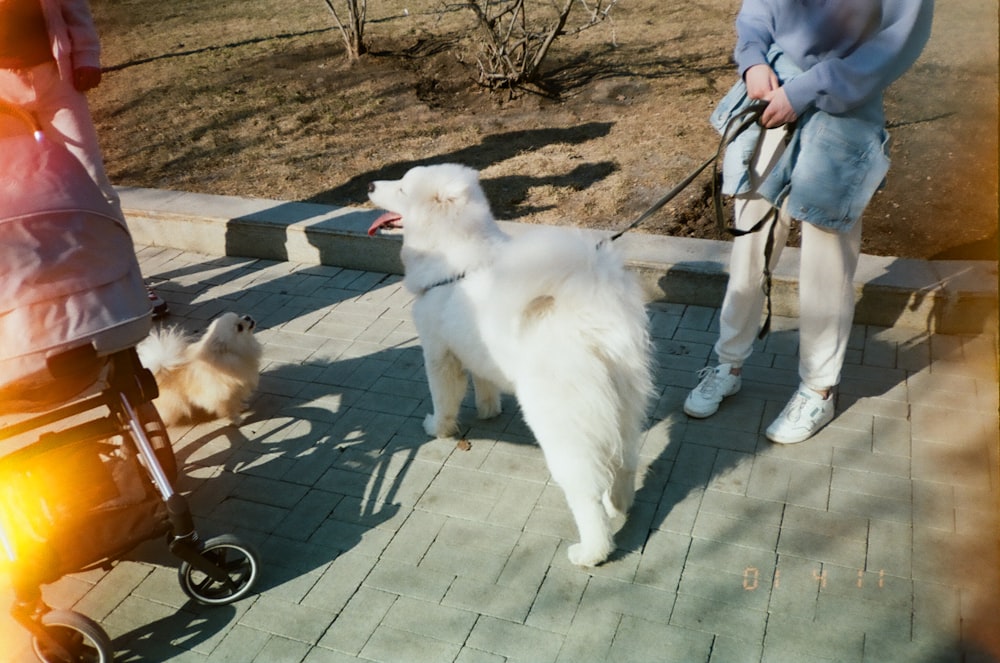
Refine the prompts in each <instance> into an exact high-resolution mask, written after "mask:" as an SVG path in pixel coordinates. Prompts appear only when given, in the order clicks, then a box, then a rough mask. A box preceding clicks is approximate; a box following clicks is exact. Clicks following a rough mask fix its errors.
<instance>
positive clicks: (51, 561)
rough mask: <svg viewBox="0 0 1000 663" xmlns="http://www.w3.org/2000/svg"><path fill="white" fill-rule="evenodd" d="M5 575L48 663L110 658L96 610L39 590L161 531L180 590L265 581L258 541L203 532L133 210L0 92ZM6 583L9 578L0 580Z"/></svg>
mask: <svg viewBox="0 0 1000 663" xmlns="http://www.w3.org/2000/svg"><path fill="white" fill-rule="evenodd" d="M0 154H2V155H3V156H2V157H0V571H7V572H8V573H7V575H8V576H9V578H10V581H11V585H12V588H13V592H14V606H13V608H12V609H11V613H12V614H13V616H14V618H15V619H16V620H17V621H18V622H19V623H20V624H21V625H23V626H24V627H25V628H26V629H27V630H28V631H29V632H30V634H31V637H32V645H33V648H34V651H35V654H36V656H37V657H38V659H39V660H41V661H44V662H46V663H55V662H59V663H84V662H86V663H107V662H110V661H111V660H112V658H113V656H114V650H113V648H112V644H111V641H110V638H109V637H108V635H107V633H106V632H105V631H104V630H103V629H102V628H101V627H100V626H99V625H98V624H97V623H96V622H95V621H93V620H91V619H90V618H88V617H86V616H84V615H82V614H79V613H77V612H72V611H69V610H58V609H53V608H50V607H49V606H47V605H46V604H45V603H44V601H43V600H42V593H41V586H42V585H45V584H49V583H51V582H54V581H55V580H58V579H59V578H60V577H62V576H63V575H66V574H69V573H75V572H79V571H85V570H89V569H93V568H110V567H111V565H112V563H113V562H114V561H115V560H117V559H120V558H121V557H122V556H123V555H124V554H126V553H127V552H128V551H130V550H131V549H132V548H134V547H135V546H136V545H138V544H139V543H141V542H143V541H147V540H150V539H153V538H157V537H165V538H166V540H167V543H168V546H169V549H170V551H171V552H172V553H173V554H174V555H176V556H177V557H178V558H179V559H180V566H179V569H178V576H179V580H180V585H181V588H182V589H183V591H184V592H185V593H186V594H187V595H188V596H189V597H190V598H192V599H194V600H195V601H198V602H200V603H203V604H209V605H212V604H214V605H222V604H227V603H231V602H233V601H237V600H239V599H241V598H243V597H244V596H246V595H247V594H248V593H249V592H250V590H251V587H252V586H253V584H254V582H255V581H256V579H257V576H258V569H259V562H258V557H257V554H256V553H255V552H254V551H253V549H252V548H251V547H249V546H248V545H246V544H244V543H242V542H241V541H240V540H239V539H238V538H237V537H235V536H232V535H223V536H219V537H216V538H211V539H208V540H206V541H203V540H201V539H200V538H199V537H198V534H197V533H196V531H195V528H194V524H193V521H192V516H191V512H190V509H189V508H188V505H187V502H186V500H185V499H184V498H183V497H182V496H181V495H179V494H178V493H176V492H175V491H174V489H173V487H172V486H173V482H174V480H175V478H176V471H177V470H176V461H175V459H174V455H173V450H172V449H171V446H170V439H169V438H168V436H167V431H166V429H165V427H164V425H163V422H162V421H161V419H160V416H159V414H158V413H157V411H156V408H155V406H154V405H153V403H152V402H151V401H152V400H153V399H154V398H155V397H156V396H157V388H156V382H155V380H154V379H153V376H152V374H151V373H150V372H149V371H148V370H146V369H145V368H143V366H142V365H141V364H140V362H139V359H138V356H137V353H136V350H135V345H136V344H137V343H138V342H139V341H141V340H142V339H143V338H145V336H146V335H147V333H148V332H149V329H150V326H151V315H152V311H151V306H150V303H149V299H148V297H147V293H146V289H145V286H144V285H143V282H142V277H141V275H140V272H139V265H138V261H137V259H136V255H135V249H134V247H133V244H132V239H131V236H130V235H129V233H128V230H127V228H126V226H125V223H124V221H123V220H122V219H121V218H119V217H118V215H116V214H115V213H114V212H113V211H112V208H111V207H110V205H108V203H107V202H106V201H105V200H104V199H103V197H102V196H101V193H100V191H99V190H98V188H97V186H96V185H95V184H94V183H93V182H92V180H91V179H90V178H89V176H88V175H87V174H86V172H85V171H84V170H83V168H82V166H81V165H80V164H79V162H77V161H76V159H74V158H73V157H72V156H71V155H70V154H69V153H68V152H67V151H66V150H65V148H63V147H62V146H61V145H56V144H54V143H52V142H50V141H47V140H46V139H45V137H44V136H43V134H42V132H41V131H40V130H39V129H38V127H37V125H36V123H35V122H34V119H33V118H32V117H31V116H30V115H29V114H27V113H26V112H24V111H23V110H22V109H20V108H17V107H14V106H11V105H9V104H6V103H4V102H2V101H0ZM0 578H2V575H0Z"/></svg>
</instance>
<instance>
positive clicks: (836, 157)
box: [711, 0, 934, 231]
mask: <svg viewBox="0 0 1000 663" xmlns="http://www.w3.org/2000/svg"><path fill="white" fill-rule="evenodd" d="M933 6H934V3H933V0H881V1H880V0H744V3H743V8H742V9H741V10H740V13H739V15H738V17H737V19H736V26H737V33H738V41H737V46H736V53H735V58H736V63H737V66H738V70H739V73H740V76H741V80H740V81H739V82H738V83H737V85H736V86H735V87H734V88H733V89H732V90H730V92H729V94H727V95H726V97H725V98H724V99H723V100H722V102H721V103H720V104H719V106H718V108H716V110H715V112H714V113H713V114H712V118H711V121H712V124H713V125H714V126H715V127H716V128H717V129H719V130H720V131H721V130H722V129H723V127H724V126H725V124H726V122H727V121H728V119H729V118H730V117H732V115H733V114H735V113H736V112H738V111H739V110H740V109H742V108H744V107H746V105H747V104H748V103H749V102H750V100H749V99H748V98H747V96H746V87H745V86H744V85H743V82H742V76H743V74H744V73H745V72H746V70H747V69H749V68H750V67H752V66H754V65H757V64H768V65H769V66H771V67H772V69H774V71H775V73H776V74H777V76H778V79H779V81H780V82H781V84H782V85H783V86H784V88H785V92H786V94H787V95H788V100H789V102H790V103H791V104H792V107H793V108H794V109H795V111H796V114H797V115H798V116H799V119H798V121H797V123H796V130H795V132H794V133H793V135H792V140H791V143H790V144H789V145H788V147H787V148H786V150H785V152H784V154H783V155H782V157H781V158H780V160H779V162H778V163H777V165H776V166H775V167H774V168H773V169H772V171H771V172H770V173H769V174H768V175H767V177H766V178H765V180H764V181H763V182H761V183H759V185H758V188H757V193H758V194H759V195H761V196H763V197H764V198H766V199H767V200H770V201H771V202H772V203H773V204H775V205H777V206H780V205H781V204H782V203H783V202H784V201H785V200H786V199H787V201H788V211H789V213H790V214H791V216H792V217H793V218H795V219H798V220H800V221H808V222H810V223H813V224H816V225H820V226H824V227H827V228H831V229H834V230H841V231H843V230H846V229H848V228H850V227H851V226H852V225H853V224H854V223H855V222H856V221H857V220H858V219H859V218H860V217H861V214H862V212H863V211H864V209H865V207H866V206H867V205H868V202H869V201H870V200H871V197H872V196H873V195H874V194H875V191H877V190H878V187H879V186H880V184H881V183H882V181H883V179H884V177H885V174H886V172H887V171H888V169H889V159H888V154H887V143H888V134H887V133H886V132H885V128H884V125H885V115H884V111H883V99H882V95H883V93H884V91H885V89H886V88H887V87H888V86H889V84H890V83H892V82H893V81H894V80H896V79H897V78H899V76H901V75H902V74H903V73H904V72H905V71H906V70H907V69H909V67H910V66H911V65H912V64H913V63H914V61H916V59H917V57H918V56H919V55H920V52H921V51H922V50H923V47H924V45H925V44H926V43H927V39H928V37H929V36H930V25H931V15H932V13H933ZM786 49H787V50H786ZM759 130H760V128H759V127H758V126H757V125H754V126H752V127H751V128H750V129H749V130H748V131H746V132H745V133H743V134H742V135H740V136H739V137H738V138H737V139H736V140H735V141H734V142H733V144H732V145H730V146H729V148H728V149H727V150H726V155H725V160H724V162H723V192H724V193H726V194H729V195H733V194H742V193H747V192H748V191H749V189H750V178H749V176H748V165H749V163H750V160H751V158H752V154H753V151H754V144H755V142H756V138H757V135H758V134H759Z"/></svg>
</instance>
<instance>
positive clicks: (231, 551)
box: [177, 534, 260, 605]
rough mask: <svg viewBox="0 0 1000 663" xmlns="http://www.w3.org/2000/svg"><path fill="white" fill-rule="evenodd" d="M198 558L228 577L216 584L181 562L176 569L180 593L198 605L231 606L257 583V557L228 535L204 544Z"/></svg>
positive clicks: (186, 563) (214, 580) (210, 578)
mask: <svg viewBox="0 0 1000 663" xmlns="http://www.w3.org/2000/svg"><path fill="white" fill-rule="evenodd" d="M201 556H202V557H203V558H205V560H207V561H208V562H210V563H211V564H213V565H214V566H215V567H217V568H219V569H221V570H222V571H223V572H225V574H226V576H227V577H226V579H225V580H216V579H214V578H212V577H211V576H209V575H207V574H206V573H204V572H203V571H199V570H198V569H196V568H194V567H193V566H191V564H189V563H188V562H182V563H181V566H180V568H179V569H177V575H178V579H179V580H180V583H181V589H183V590H184V593H185V594H187V595H188V596H190V597H191V598H193V599H194V600H195V601H198V602H199V603H205V604H207V605H225V604H227V603H233V602H234V601H238V600H240V599H241V598H243V597H244V596H246V595H247V594H248V593H249V592H250V589H251V587H253V584H254V583H255V582H256V581H257V574H258V572H259V569H260V563H259V561H258V559H257V553H256V552H254V551H253V549H252V548H250V547H249V546H247V545H246V544H245V543H243V542H242V541H240V540H239V539H238V538H237V537H235V536H233V535H231V534H223V535H222V536H217V537H215V538H212V539H209V540H208V541H206V542H205V543H204V545H203V546H202V549H201Z"/></svg>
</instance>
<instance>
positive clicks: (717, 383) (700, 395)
mask: <svg viewBox="0 0 1000 663" xmlns="http://www.w3.org/2000/svg"><path fill="white" fill-rule="evenodd" d="M732 368H733V365H732V364H719V365H718V366H716V367H715V368H712V367H711V366H706V367H705V368H703V369H701V370H700V371H698V377H699V378H701V382H699V383H698V386H697V387H695V388H694V389H692V390H691V393H690V394H688V397H687V399H685V401H684V412H685V413H686V414H687V415H688V416H691V417H695V418H696V419H704V418H705V417H710V416H712V415H713V414H715V413H716V411H718V409H719V403H721V402H722V399H723V398H725V397H726V396H732V395H733V394H735V393H736V392H737V391H739V390H740V386H741V385H742V380H741V379H740V376H739V375H733V374H732Z"/></svg>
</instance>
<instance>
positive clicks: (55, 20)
mask: <svg viewBox="0 0 1000 663" xmlns="http://www.w3.org/2000/svg"><path fill="white" fill-rule="evenodd" d="M40 2H41V4H42V13H43V14H45V23H46V24H47V25H48V29H49V38H50V39H51V40H52V55H53V56H54V57H55V59H56V63H57V64H58V65H59V76H60V77H61V78H62V79H63V80H66V81H72V80H73V70H74V69H76V68H79V67H97V68H100V66H101V43H100V39H99V37H98V35H97V28H96V27H95V26H94V17H93V16H92V15H91V13H90V3H89V2H88V0H40Z"/></svg>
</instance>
